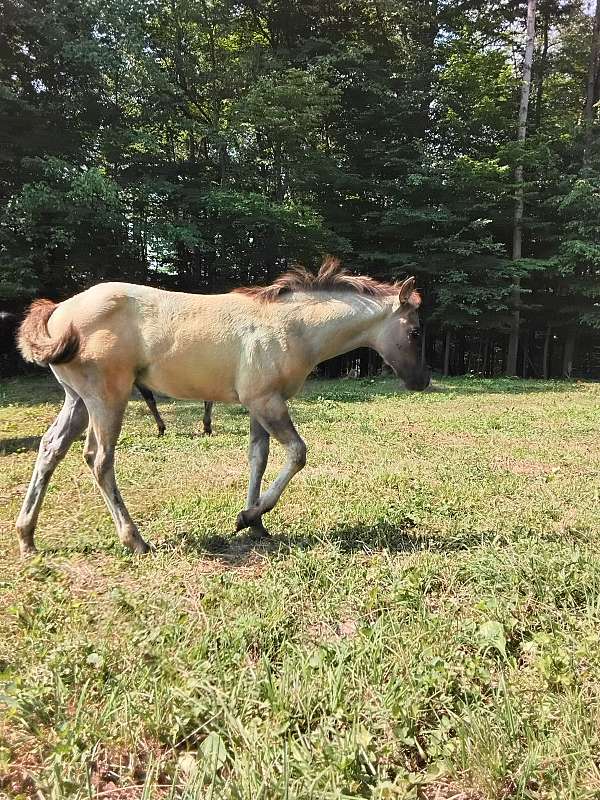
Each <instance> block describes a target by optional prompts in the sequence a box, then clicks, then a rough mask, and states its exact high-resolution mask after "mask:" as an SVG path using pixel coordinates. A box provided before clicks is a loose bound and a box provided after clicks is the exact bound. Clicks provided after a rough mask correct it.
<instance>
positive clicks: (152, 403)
mask: <svg viewBox="0 0 600 800" xmlns="http://www.w3.org/2000/svg"><path fill="white" fill-rule="evenodd" d="M135 387H136V389H137V390H138V392H139V393H140V394H141V395H142V397H143V398H144V400H145V401H146V405H147V406H148V408H149V409H150V411H151V413H152V416H153V417H154V419H155V420H156V425H157V427H158V435H159V436H163V434H164V432H165V430H166V426H165V423H164V420H163V418H162V417H161V415H160V411H159V410H158V406H157V405H156V399H155V397H154V394H153V393H152V392H151V391H150V389H147V388H146V387H145V386H142V385H141V384H139V383H136V384H135Z"/></svg>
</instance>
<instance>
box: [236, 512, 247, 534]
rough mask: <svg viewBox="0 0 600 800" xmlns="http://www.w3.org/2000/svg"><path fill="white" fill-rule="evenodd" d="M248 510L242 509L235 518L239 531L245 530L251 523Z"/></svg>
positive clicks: (237, 530)
mask: <svg viewBox="0 0 600 800" xmlns="http://www.w3.org/2000/svg"><path fill="white" fill-rule="evenodd" d="M246 514H247V512H246V511H240V513H239V514H238V515H237V517H236V520H235V530H236V532H237V533H239V532H240V531H243V530H244V528H247V527H248V526H249V525H250V520H249V519H247V518H246Z"/></svg>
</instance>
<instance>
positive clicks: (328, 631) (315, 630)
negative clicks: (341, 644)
mask: <svg viewBox="0 0 600 800" xmlns="http://www.w3.org/2000/svg"><path fill="white" fill-rule="evenodd" d="M359 624H360V620H359V619H358V618H357V617H352V616H348V617H344V618H343V619H340V620H338V621H336V622H325V621H321V622H315V623H314V624H312V625H309V626H308V628H307V633H308V637H309V638H310V639H311V640H312V641H314V642H315V643H327V642H337V641H340V640H341V639H353V638H354V637H355V636H356V634H357V633H358V629H359Z"/></svg>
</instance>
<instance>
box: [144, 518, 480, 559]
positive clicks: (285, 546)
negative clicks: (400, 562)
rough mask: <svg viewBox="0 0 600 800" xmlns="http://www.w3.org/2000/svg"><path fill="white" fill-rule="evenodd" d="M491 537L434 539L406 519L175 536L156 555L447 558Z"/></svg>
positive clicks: (465, 535) (470, 534) (467, 535)
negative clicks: (327, 551) (305, 553)
mask: <svg viewBox="0 0 600 800" xmlns="http://www.w3.org/2000/svg"><path fill="white" fill-rule="evenodd" d="M495 538H496V534H494V533H493V532H489V531H483V532H482V531H465V532H464V533H463V534H462V535H460V537H456V538H453V539H440V538H436V537H435V536H427V535H423V534H422V533H417V532H416V531H415V530H414V523H413V522H412V521H411V520H407V521H405V522H401V523H399V524H391V523H387V522H376V523H374V524H371V525H360V524H342V525H339V526H337V527H334V528H332V529H330V530H326V531H319V532H314V533H308V534H302V535H298V536H293V535H289V534H279V533H276V532H274V533H271V535H269V536H266V537H263V538H260V539H256V538H254V537H252V536H249V535H247V534H237V535H236V534H234V535H231V536H223V535H220V534H214V535H211V536H208V537H207V536H199V535H194V534H193V533H184V534H179V535H178V536H177V538H176V539H175V538H172V539H167V540H163V541H162V542H161V543H159V544H158V545H157V547H156V549H157V550H170V549H183V550H184V551H187V552H188V553H194V554H197V555H200V556H202V557H203V558H205V559H208V560H213V561H215V562H219V563H221V564H222V565H223V566H228V567H242V566H244V565H245V564H247V563H249V562H251V561H253V560H254V559H256V558H257V557H259V558H261V557H262V558H268V559H279V558H285V557H286V556H288V555H290V554H291V553H293V552H294V551H298V550H312V549H315V548H317V547H330V548H334V549H335V550H337V551H338V552H339V553H341V554H344V553H345V554H351V553H364V554H366V555H368V554H371V553H380V552H388V553H396V554H402V553H404V554H410V553H415V552H423V551H427V552H432V553H440V554H442V553H452V552H458V551H461V550H469V549H471V548H474V547H479V546H481V545H485V544H489V543H490V542H492V541H493V540H494V539H495Z"/></svg>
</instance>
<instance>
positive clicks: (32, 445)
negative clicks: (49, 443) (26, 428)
mask: <svg viewBox="0 0 600 800" xmlns="http://www.w3.org/2000/svg"><path fill="white" fill-rule="evenodd" d="M41 441H42V437H41V436H16V437H15V438H14V439H0V456H9V455H12V453H23V452H26V451H27V450H36V451H37V449H38V447H39V446H40V442H41Z"/></svg>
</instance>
